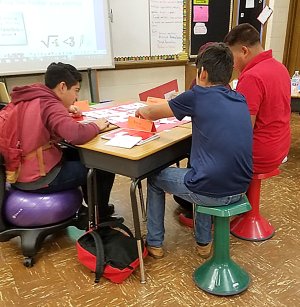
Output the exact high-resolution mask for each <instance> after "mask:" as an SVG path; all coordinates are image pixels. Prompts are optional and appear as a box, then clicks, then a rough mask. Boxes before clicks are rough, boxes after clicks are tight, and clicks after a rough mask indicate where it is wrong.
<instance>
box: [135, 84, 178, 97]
mask: <svg viewBox="0 0 300 307" xmlns="http://www.w3.org/2000/svg"><path fill="white" fill-rule="evenodd" d="M172 91H173V92H178V84H177V80H176V79H175V80H172V81H170V82H167V83H164V84H162V85H160V86H157V87H154V88H152V89H151V90H148V91H145V92H143V93H140V94H139V97H140V100H141V101H147V98H148V97H149V96H150V97H156V98H163V99H164V98H165V94H167V93H170V92H172Z"/></svg>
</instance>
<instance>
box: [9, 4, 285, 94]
mask: <svg viewBox="0 0 300 307" xmlns="http://www.w3.org/2000/svg"><path fill="white" fill-rule="evenodd" d="M289 1H290V0H270V4H269V5H270V7H271V8H272V9H273V10H274V12H273V14H272V16H271V17H270V19H269V20H268V27H267V33H266V49H273V52H274V56H275V57H276V58H277V59H278V60H279V61H282V57H283V50H284V41H285V33H286V25H287V17H288V7H289ZM83 77H84V78H83V83H82V90H81V93H80V99H89V100H90V92H89V87H88V82H87V75H86V73H84V74H83ZM98 77H99V78H98V79H99V80H98V82H99V84H98V85H99V96H100V100H107V99H114V100H124V99H125V100H126V99H130V100H138V94H139V93H140V92H142V91H145V90H147V89H150V88H152V87H155V86H158V85H160V84H162V83H165V82H168V81H171V80H173V79H177V80H178V85H179V91H183V90H184V86H185V80H184V78H185V67H184V66H171V67H157V68H140V69H125V70H106V71H99V72H98ZM42 81H43V77H42V76H21V77H14V78H12V77H9V78H7V85H8V90H11V88H12V87H13V86H15V85H22V84H29V83H33V82H42Z"/></svg>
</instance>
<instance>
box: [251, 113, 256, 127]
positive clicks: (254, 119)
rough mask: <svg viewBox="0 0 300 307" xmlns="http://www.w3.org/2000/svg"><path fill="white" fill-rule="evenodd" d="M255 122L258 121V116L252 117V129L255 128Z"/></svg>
mask: <svg viewBox="0 0 300 307" xmlns="http://www.w3.org/2000/svg"><path fill="white" fill-rule="evenodd" d="M255 121H256V115H251V122H252V128H254V125H255Z"/></svg>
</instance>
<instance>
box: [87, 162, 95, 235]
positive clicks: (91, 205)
mask: <svg viewBox="0 0 300 307" xmlns="http://www.w3.org/2000/svg"><path fill="white" fill-rule="evenodd" d="M96 189H97V183H96V171H95V169H94V168H91V169H90V170H89V172H88V175H87V194H88V204H87V205H88V209H89V229H91V228H92V227H94V226H96V225H97V223H98V212H97V206H96V201H97V199H96V197H97V196H96Z"/></svg>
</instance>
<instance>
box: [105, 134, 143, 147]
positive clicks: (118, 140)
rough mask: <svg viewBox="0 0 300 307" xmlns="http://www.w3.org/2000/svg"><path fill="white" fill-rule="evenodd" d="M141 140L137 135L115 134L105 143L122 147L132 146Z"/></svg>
mask: <svg viewBox="0 0 300 307" xmlns="http://www.w3.org/2000/svg"><path fill="white" fill-rule="evenodd" d="M141 140H142V138H141V137H139V136H131V135H117V136H115V137H114V138H112V139H111V140H109V141H108V142H106V143H105V145H110V146H116V147H123V148H132V147H133V146H134V145H136V144H137V143H138V142H139V141H141Z"/></svg>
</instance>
